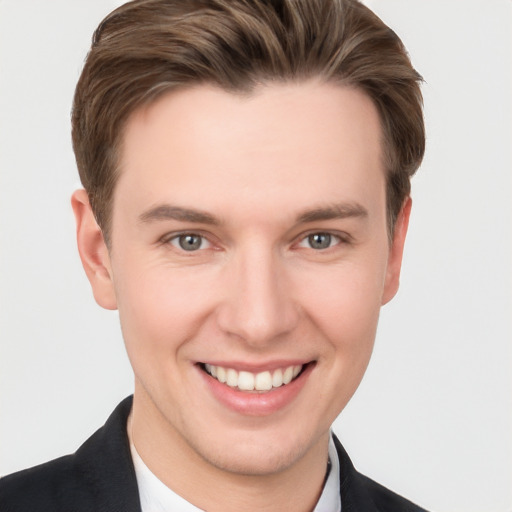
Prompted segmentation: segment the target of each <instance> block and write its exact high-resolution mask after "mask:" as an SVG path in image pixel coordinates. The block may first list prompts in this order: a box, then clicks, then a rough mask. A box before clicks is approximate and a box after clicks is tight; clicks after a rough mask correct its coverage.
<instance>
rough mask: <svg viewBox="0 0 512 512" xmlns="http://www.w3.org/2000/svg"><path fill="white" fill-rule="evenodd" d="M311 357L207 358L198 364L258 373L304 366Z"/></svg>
mask: <svg viewBox="0 0 512 512" xmlns="http://www.w3.org/2000/svg"><path fill="white" fill-rule="evenodd" d="M312 362H313V360H311V359H279V360H273V361H267V362H265V363H253V362H245V361H221V360H207V361H201V362H200V363H199V364H202V365H204V364H210V365H212V366H222V367H223V368H232V369H233V370H237V371H239V372H240V371H245V372H251V373H259V372H265V371H273V370H277V369H279V368H287V367H288V366H298V365H302V366H305V365H307V364H309V363H312Z"/></svg>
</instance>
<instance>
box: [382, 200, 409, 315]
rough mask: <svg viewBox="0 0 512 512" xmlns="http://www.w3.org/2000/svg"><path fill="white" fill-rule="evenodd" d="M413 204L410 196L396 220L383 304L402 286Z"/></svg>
mask: <svg viewBox="0 0 512 512" xmlns="http://www.w3.org/2000/svg"><path fill="white" fill-rule="evenodd" d="M411 206H412V199H411V198H410V197H408V198H407V199H406V201H405V202H404V204H403V206H402V209H401V210H400V213H399V214H398V217H397V219H396V222H395V229H394V233H393V241H392V243H391V246H390V248H389V256H388V266H387V270H386V280H385V283H384V293H383V295H382V304H383V305H384V304H386V303H388V302H389V301H390V300H391V299H392V298H393V297H394V296H395V295H396V292H397V291H398V287H399V286H400V270H401V268H402V256H403V253H404V245H405V237H406V235H407V228H408V226H409V217H410V215H411Z"/></svg>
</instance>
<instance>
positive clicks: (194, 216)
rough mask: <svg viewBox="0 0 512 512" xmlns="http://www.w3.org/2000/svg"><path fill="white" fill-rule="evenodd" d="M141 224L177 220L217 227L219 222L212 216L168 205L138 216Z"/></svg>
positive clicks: (159, 206)
mask: <svg viewBox="0 0 512 512" xmlns="http://www.w3.org/2000/svg"><path fill="white" fill-rule="evenodd" d="M139 219H140V221H141V222H152V221H156V220H178V221H183V222H194V223H197V224H210V225H214V226H216V225H219V224H220V222H219V220H218V219H216V218H215V217H214V216H213V215H210V214H209V213H206V212H202V211H201V210H193V209H190V208H181V207H179V206H172V205H169V204H162V205H158V206H154V207H153V208H150V209H149V210H147V211H145V212H144V213H142V214H141V215H140V216H139Z"/></svg>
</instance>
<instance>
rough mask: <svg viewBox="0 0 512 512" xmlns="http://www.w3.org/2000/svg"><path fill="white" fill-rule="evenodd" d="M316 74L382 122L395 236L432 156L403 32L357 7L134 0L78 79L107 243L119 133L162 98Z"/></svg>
mask: <svg viewBox="0 0 512 512" xmlns="http://www.w3.org/2000/svg"><path fill="white" fill-rule="evenodd" d="M313 77H319V78H321V79H324V80H326V81H331V82H338V83H340V84H345V85H349V86H353V87H356V88H359V89H360V90H362V91H364V92H365V93H366V94H368V96H369V97H370V98H371V99H372V100H373V102H374V104H375V105H376V107H377V109H378V111H379V114H380V118H381V123H382V130H383V154H384V160H385V166H386V172H387V190H386V194H387V214H388V229H389V232H390V234H392V232H393V227H394V224H395V220H396V217H397V215H398V213H399V211H400V208H401V207H402V204H403V202H404V200H405V199H406V198H407V197H408V195H409V193H410V177H411V176H412V175H413V174H414V173H415V171H416V170H417V168H418V167H419V165H420V163H421V160H422V158H423V153H424V150H425V129H424V122H423V112H422V96H421V91H420V82H421V77H420V75H419V74H418V73H417V72H416V71H415V70H414V68H413V67H412V65H411V62H410V60H409V57H408V55H407V52H406V50H405V47H404V45H403V44H402V42H401V40H400V39H399V38H398V36H397V35H396V34H395V33H394V32H393V31H392V30H391V29H390V28H389V27H387V26H386V25H385V24H384V23H383V22H382V21H381V20H380V19H379V18H378V17H377V16H376V15H375V14H374V13H373V12H372V11H370V10H369V9H368V8H367V7H365V6H364V5H362V4H361V3H360V2H359V1H357V0H134V1H132V2H128V3H127V4H125V5H123V6H121V7H119V8H118V9H116V10H114V11H113V12H112V13H111V14H109V15H108V16H107V17H106V18H105V19H104V20H103V21H102V22H101V24H100V25H99V27H98V28H97V30H96V32H95V33H94V36H93V41H92V46H91V50H90V52H89V54H88V56H87V59H86V62H85V66H84V69H83V71H82V75H81V77H80V80H79V82H78V85H77V88H76V92H75V98H74V104H73V111H72V127H73V147H74V151H75V155H76V160H77V164H78V170H79V173H80V178H81V181H82V184H83V185H84V187H85V189H86V190H87V193H88V195H89V199H90V202H91V206H92V209H93V211H94V214H95V216H96V219H97V221H98V224H99V225H100V227H101V229H102V230H103V233H104V236H105V239H106V240H107V242H108V240H109V234H110V233H109V229H110V216H111V202H112V195H113V191H114V187H115V184H116V179H117V175H118V170H117V163H118V158H119V150H120V143H121V142H122V137H123V128H124V126H125V124H126V121H127V119H128V117H129V116H130V114H132V113H133V112H134V111H135V110H136V109H137V108H139V107H141V106H142V105H146V104H148V103H149V102H151V101H154V100H155V99H156V98H157V97H159V96H160V95H161V94H163V93H165V92H168V91H171V90H173V89H176V88H178V87H184V86H187V85H191V84H198V83H208V84H214V85H217V86H219V87H221V88H223V89H225V90H227V91H233V92H236V91H240V92H250V91H251V90H252V89H253V88H254V87H255V86H257V85H258V84H261V83H262V82H263V83H265V82H267V83H268V82H273V81H281V82H282V81H292V80H293V81H300V80H306V79H308V78H313Z"/></svg>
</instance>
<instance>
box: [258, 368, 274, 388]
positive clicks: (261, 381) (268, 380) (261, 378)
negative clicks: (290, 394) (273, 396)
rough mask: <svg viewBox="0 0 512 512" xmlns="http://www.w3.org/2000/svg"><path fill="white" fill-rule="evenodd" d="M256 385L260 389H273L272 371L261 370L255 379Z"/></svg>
mask: <svg viewBox="0 0 512 512" xmlns="http://www.w3.org/2000/svg"><path fill="white" fill-rule="evenodd" d="M254 387H255V389H257V390H258V391H270V390H271V389H272V375H270V372H261V373H258V374H257V375H256V378H255V379H254Z"/></svg>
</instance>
